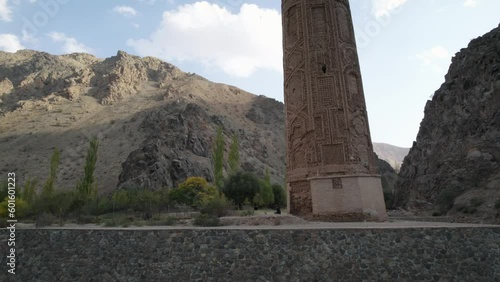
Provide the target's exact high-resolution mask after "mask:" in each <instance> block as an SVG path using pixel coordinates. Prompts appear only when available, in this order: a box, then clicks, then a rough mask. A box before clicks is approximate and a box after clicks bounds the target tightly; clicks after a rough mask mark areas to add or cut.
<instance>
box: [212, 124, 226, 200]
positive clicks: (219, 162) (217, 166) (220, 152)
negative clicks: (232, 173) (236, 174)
mask: <svg viewBox="0 0 500 282" xmlns="http://www.w3.org/2000/svg"><path fill="white" fill-rule="evenodd" d="M212 158H213V161H214V178H215V187H217V190H219V193H220V191H221V189H222V185H223V182H224V175H223V165H224V136H223V135H222V127H220V126H219V128H217V137H216V138H215V145H214V149H213V154H212Z"/></svg>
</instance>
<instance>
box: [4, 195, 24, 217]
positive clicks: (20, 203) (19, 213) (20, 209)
mask: <svg viewBox="0 0 500 282" xmlns="http://www.w3.org/2000/svg"><path fill="white" fill-rule="evenodd" d="M15 204H16V205H15V216H16V218H23V217H24V216H26V215H27V213H28V204H27V203H26V202H25V201H24V200H23V199H20V198H16V200H15ZM8 216H9V198H8V197H5V199H4V200H3V202H1V203H0V217H5V218H7V217H8Z"/></svg>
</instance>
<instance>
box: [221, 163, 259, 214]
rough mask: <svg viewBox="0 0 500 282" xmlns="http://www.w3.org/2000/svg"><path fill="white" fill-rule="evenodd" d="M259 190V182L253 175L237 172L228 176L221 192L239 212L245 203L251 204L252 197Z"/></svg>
mask: <svg viewBox="0 0 500 282" xmlns="http://www.w3.org/2000/svg"><path fill="white" fill-rule="evenodd" d="M259 190H260V183H259V180H258V179H257V178H256V177H255V176H254V175H253V174H251V173H245V172H238V173H236V174H234V175H231V176H229V178H228V180H227V181H226V183H225V185H224V187H223V190H222V192H223V193H224V194H225V195H226V197H227V198H228V199H229V200H232V201H233V202H234V204H235V205H236V206H238V209H240V210H241V209H242V208H243V203H244V202H245V201H249V202H250V203H252V204H253V201H254V197H255V195H256V194H257V193H258V192H259Z"/></svg>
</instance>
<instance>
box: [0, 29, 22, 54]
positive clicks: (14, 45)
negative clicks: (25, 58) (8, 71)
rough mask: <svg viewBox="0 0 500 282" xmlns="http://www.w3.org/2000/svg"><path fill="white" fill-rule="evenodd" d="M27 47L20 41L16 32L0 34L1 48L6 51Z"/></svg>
mask: <svg viewBox="0 0 500 282" xmlns="http://www.w3.org/2000/svg"><path fill="white" fill-rule="evenodd" d="M24 48H25V47H24V46H23V45H22V44H21V42H20V41H19V38H17V36H15V35H14V34H9V33H4V34H0V50H1V51H6V52H12V53H14V52H16V51H17V50H21V49H24Z"/></svg>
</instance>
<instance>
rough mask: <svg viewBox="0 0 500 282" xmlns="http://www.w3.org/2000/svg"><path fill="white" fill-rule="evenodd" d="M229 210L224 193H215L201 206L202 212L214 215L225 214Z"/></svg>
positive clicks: (220, 215)
mask: <svg viewBox="0 0 500 282" xmlns="http://www.w3.org/2000/svg"><path fill="white" fill-rule="evenodd" d="M228 211H229V202H228V200H227V198H226V197H225V196H224V195H221V196H219V195H216V196H215V197H213V198H211V199H210V200H208V201H207V202H205V203H204V205H203V207H202V208H201V213H202V214H208V215H213V216H216V217H222V216H226V215H227V214H228Z"/></svg>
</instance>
